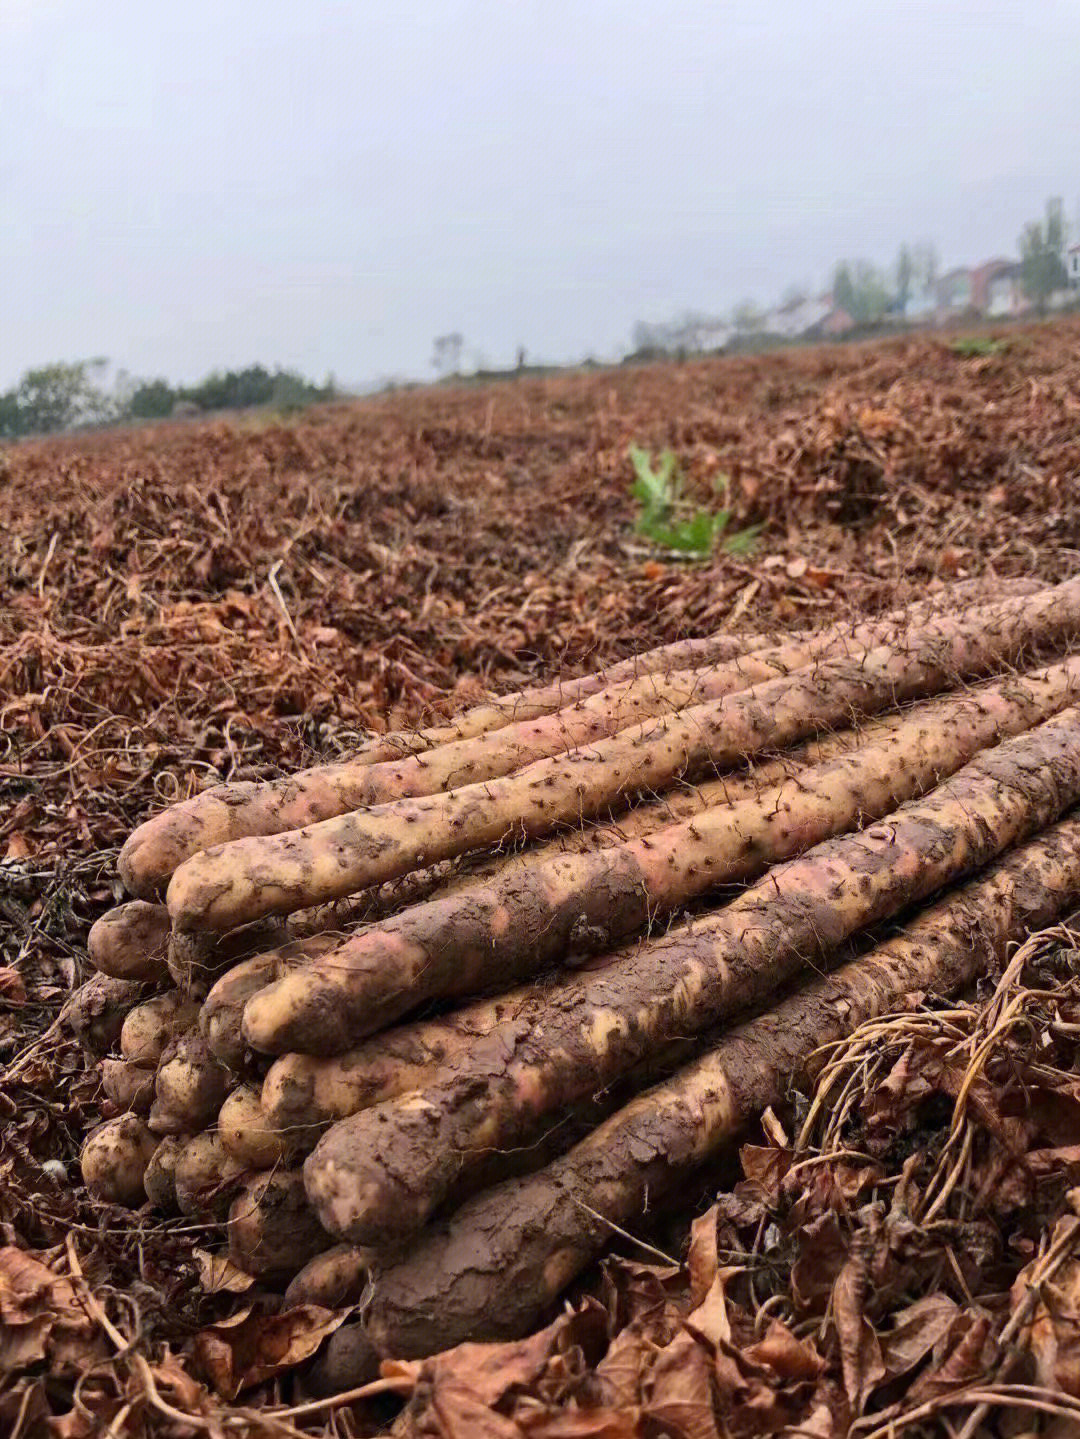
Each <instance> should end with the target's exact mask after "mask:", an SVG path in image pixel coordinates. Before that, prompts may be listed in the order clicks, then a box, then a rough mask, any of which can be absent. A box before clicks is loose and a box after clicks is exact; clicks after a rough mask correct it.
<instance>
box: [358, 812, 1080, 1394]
mask: <svg viewBox="0 0 1080 1439" xmlns="http://www.w3.org/2000/svg"><path fill="white" fill-rule="evenodd" d="M1078 890H1080V820H1078V819H1076V818H1071V819H1067V820H1064V821H1063V822H1062V823H1060V824H1058V825H1056V826H1054V827H1053V828H1051V829H1049V830H1047V831H1046V832H1045V833H1044V834H1041V835H1039V836H1037V837H1036V838H1035V839H1033V840H1030V841H1028V842H1027V843H1026V844H1024V845H1022V846H1021V847H1020V848H1019V849H1017V850H1016V851H1014V852H1013V853H1012V854H1010V855H1008V856H1006V858H1005V859H1003V860H1001V861H1000V862H999V863H997V864H995V865H993V866H992V867H991V868H990V869H989V870H988V871H987V872H986V873H985V874H984V875H981V876H979V877H978V878H976V879H974V880H972V881H971V882H969V883H968V884H966V885H965V886H963V887H962V888H960V889H959V890H957V891H955V892H954V893H952V894H949V895H947V896H946V897H945V898H944V899H942V900H940V901H938V902H937V903H936V904H934V905H933V906H931V907H930V908H929V909H927V910H924V911H923V912H922V913H921V914H919V915H918V916H916V918H915V919H913V920H912V921H911V922H910V923H909V924H908V925H907V926H906V927H905V928H904V929H903V931H902V932H901V933H900V934H899V935H897V936H896V937H895V938H893V939H889V940H887V941H885V942H884V943H882V944H880V945H878V946H877V947H875V948H874V949H873V950H871V951H870V952H869V953H867V954H865V955H861V956H860V957H859V958H857V959H855V960H853V961H851V962H849V963H847V964H845V965H843V966H841V968H839V969H838V970H836V972H835V973H833V974H831V975H827V976H822V977H820V978H816V977H814V976H813V975H811V976H810V977H809V978H808V980H807V982H806V983H805V984H804V985H803V986H801V987H800V988H798V989H796V990H795V991H793V992H792V993H791V994H790V995H789V996H787V997H786V998H783V999H782V1001H781V1002H780V1003H779V1004H778V1005H776V1007H775V1008H773V1009H772V1010H770V1011H767V1012H765V1013H763V1014H761V1015H759V1016H757V1017H756V1018H753V1019H750V1020H747V1021H746V1022H745V1023H743V1024H741V1025H739V1026H737V1027H736V1028H734V1029H731V1030H729V1031H728V1032H727V1033H724V1034H721V1035H720V1036H718V1037H717V1039H716V1042H715V1045H714V1047H712V1048H710V1049H709V1050H708V1051H707V1052H706V1053H705V1054H704V1055H703V1056H702V1057H701V1058H700V1059H699V1060H697V1061H696V1062H695V1063H693V1064H691V1065H689V1066H688V1067H686V1068H685V1069H682V1070H680V1071H679V1072H678V1073H676V1074H675V1075H673V1076H671V1078H669V1079H667V1080H665V1082H664V1083H662V1084H659V1085H657V1086H656V1087H655V1088H653V1089H650V1090H647V1091H646V1092H644V1093H643V1094H641V1095H640V1096H639V1097H637V1098H636V1099H634V1100H632V1101H631V1103H630V1104H628V1105H626V1106H625V1107H624V1108H622V1109H620V1110H618V1111H616V1113H615V1114H613V1115H612V1116H611V1117H610V1118H609V1119H608V1120H607V1121H605V1122H604V1123H603V1124H601V1125H600V1126H599V1127H598V1128H597V1129H595V1130H594V1131H593V1133H592V1134H591V1135H589V1136H588V1137H587V1138H586V1139H584V1140H583V1141H582V1142H581V1143H579V1144H577V1145H576V1146H575V1147H574V1148H573V1149H571V1150H570V1151H569V1152H568V1153H567V1154H565V1155H564V1156H562V1157H561V1158H559V1159H557V1160H556V1161H555V1162H554V1163H552V1164H550V1165H548V1166H546V1167H545V1168H543V1169H540V1170H538V1171H537V1172H535V1173H534V1174H531V1175H528V1176H525V1177H523V1178H519V1179H514V1180H511V1181H509V1182H507V1183H504V1184H501V1185H499V1186H497V1187H496V1188H493V1189H490V1190H488V1191H487V1192H486V1193H484V1194H482V1195H479V1196H477V1197H476V1198H474V1199H472V1200H470V1201H469V1202H468V1203H467V1204H465V1205H464V1206H463V1207H462V1208H461V1209H459V1210H458V1212H457V1213H456V1214H454V1215H453V1216H451V1217H450V1218H449V1219H447V1220H445V1221H442V1222H440V1223H437V1224H435V1225H433V1226H432V1227H431V1229H430V1230H429V1231H428V1232H427V1233H426V1234H424V1235H422V1236H421V1237H420V1238H419V1239H418V1240H417V1241H416V1243H415V1244H414V1245H413V1246H412V1248H411V1249H410V1251H409V1252H408V1253H407V1254H406V1255H405V1256H404V1257H403V1258H402V1259H401V1260H400V1261H399V1262H397V1263H395V1264H391V1265H389V1266H387V1267H385V1268H384V1269H383V1270H382V1271H381V1272H380V1273H379V1274H378V1275H377V1281H376V1283H375V1286H374V1294H373V1299H372V1303H371V1308H370V1311H369V1317H368V1325H369V1338H370V1339H371V1340H372V1342H373V1346H374V1347H375V1348H376V1349H377V1351H378V1352H381V1353H382V1354H385V1355H397V1356H402V1357H414V1356H421V1355H427V1354H431V1353H434V1352H435V1351H437V1350H439V1349H442V1348H445V1347H448V1346H450V1345H454V1344H458V1343H460V1342H462V1341H465V1340H472V1341H484V1340H495V1339H510V1338H517V1337H519V1336H520V1335H522V1334H525V1333H527V1332H528V1331H529V1330H530V1329H531V1328H532V1327H533V1326H534V1325H535V1324H536V1323H538V1322H539V1321H540V1320H541V1319H542V1317H543V1315H544V1313H545V1312H546V1311H547V1310H548V1308H549V1306H550V1305H551V1304H552V1303H553V1302H554V1301H555V1300H556V1299H557V1297H558V1295H559V1293H560V1291H561V1290H562V1289H563V1288H564V1287H565V1285H567V1284H568V1283H569V1282H570V1281H571V1280H572V1279H573V1278H574V1276H575V1275H576V1274H577V1273H578V1272H579V1271H580V1270H581V1269H582V1268H584V1266H585V1265H586V1264H587V1263H588V1262H589V1261H590V1260H592V1259H593V1258H594V1257H595V1256H596V1255H597V1254H598V1253H600V1252H601V1251H602V1250H603V1249H604V1248H605V1247H606V1245H607V1244H608V1243H609V1241H610V1237H611V1232H612V1230H611V1226H612V1225H620V1226H626V1225H632V1224H633V1223H634V1220H635V1218H636V1217H637V1216H638V1215H640V1213H641V1210H642V1208H643V1207H644V1205H645V1204H646V1202H647V1201H646V1196H648V1202H649V1203H655V1202H656V1201H658V1200H661V1201H662V1199H663V1197H664V1196H665V1194H671V1193H675V1192H677V1188H678V1185H679V1184H680V1183H683V1182H685V1176H686V1173H687V1170H688V1169H689V1168H690V1167H692V1166H693V1165H695V1164H697V1163H699V1162H700V1161H701V1160H702V1159H704V1158H706V1157H708V1155H710V1154H711V1153H712V1152H714V1151H715V1150H716V1149H717V1148H718V1147H719V1146H721V1145H723V1144H724V1143H726V1142H729V1141H732V1140H735V1139H736V1138H737V1137H738V1135H739V1134H740V1133H741V1132H742V1131H743V1130H744V1128H745V1126H746V1125H747V1123H749V1122H750V1121H751V1120H752V1119H753V1118H754V1117H755V1116H756V1115H757V1114H759V1113H760V1112H761V1110H762V1109H764V1108H765V1106H766V1105H769V1104H774V1103H776V1102H777V1101H779V1100H781V1099H782V1098H783V1097H784V1096H785V1094H787V1093H788V1091H789V1087H790V1086H791V1084H792V1083H797V1084H799V1085H800V1087H802V1086H805V1085H806V1083H807V1082H808V1081H809V1080H810V1079H811V1078H812V1076H813V1073H814V1072H815V1070H816V1069H817V1068H818V1067H819V1066H820V1064H821V1063H822V1062H823V1059H824V1057H825V1054H824V1053H823V1046H827V1045H829V1044H831V1043H832V1042H833V1041H835V1040H837V1039H840V1038H842V1037H843V1036H845V1035H847V1034H850V1033H851V1032H852V1031H853V1030H854V1029H856V1028H857V1027H858V1026H859V1025H860V1024H862V1023H864V1022H865V1021H866V1020H868V1019H871V1018H873V1017H874V1016H876V1015H879V1014H884V1013H886V1012H888V1011H889V1010H891V1009H894V1008H895V1007H896V1006H897V1005H899V1003H900V1002H901V1000H902V999H903V998H904V996H905V995H908V994H911V993H913V992H919V991H930V992H932V993H934V994H939V995H947V994H952V993H956V992H958V991H960V990H962V989H963V988H965V987H966V986H967V985H969V984H970V983H971V982H972V981H973V980H974V979H975V978H976V977H977V976H978V975H980V974H983V973H985V972H986V971H987V970H990V971H993V970H994V969H996V968H998V967H999V966H1001V965H1003V964H1004V962H1005V960H1006V959H1007V957H1008V954H1009V952H1010V949H1011V948H1012V947H1013V946H1014V945H1016V944H1018V943H1020V942H1022V941H1023V940H1024V938H1026V936H1027V935H1028V934H1029V933H1030V932H1031V931H1033V930H1037V929H1040V928H1042V927H1044V926H1046V925H1049V924H1052V923H1054V922H1055V921H1056V920H1058V919H1059V918H1060V917H1061V916H1063V915H1065V914H1067V913H1068V912H1069V910H1070V909H1071V908H1072V907H1073V906H1074V905H1075V902H1076V899H1075V897H1076V894H1077V891H1078ZM352 1372H355V1373H356V1374H362V1375H364V1376H365V1377H364V1378H359V1379H357V1380H356V1382H357V1383H364V1382H365V1379H366V1376H367V1373H368V1369H367V1365H366V1361H365V1360H364V1359H363V1356H362V1355H360V1356H359V1360H358V1364H357V1367H356V1369H355V1370H354V1371H352ZM336 1377H337V1378H338V1379H339V1380H340V1381H342V1382H343V1384H345V1385H347V1384H348V1383H349V1382H350V1371H349V1370H348V1368H347V1367H346V1366H345V1365H343V1364H339V1366H338V1370H337V1371H336Z"/></svg>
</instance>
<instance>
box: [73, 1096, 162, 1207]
mask: <svg viewBox="0 0 1080 1439" xmlns="http://www.w3.org/2000/svg"><path fill="white" fill-rule="evenodd" d="M156 1148H157V1138H156V1136H155V1135H153V1134H151V1132H150V1130H149V1129H147V1127H146V1125H145V1123H144V1122H143V1121H142V1120H141V1119H140V1118H139V1116H138V1115H137V1114H122V1115H120V1117H119V1118H118V1119H109V1120H107V1121H106V1122H105V1123H104V1124H99V1125H98V1127H97V1128H96V1129H92V1130H91V1131H90V1133H89V1134H88V1135H87V1137H86V1140H85V1142H84V1144H83V1148H82V1155H81V1157H80V1164H81V1167H82V1177H83V1183H84V1184H85V1185H86V1187H87V1189H89V1191H90V1193H91V1194H92V1195H93V1196H94V1198H95V1199H100V1200H102V1201H103V1202H104V1203H106V1204H123V1205H126V1206H127V1207H128V1208H130V1209H135V1208H137V1207H138V1206H139V1205H140V1204H142V1203H143V1202H144V1201H145V1199H146V1191H145V1189H144V1188H143V1175H144V1174H145V1173H146V1166H147V1165H148V1164H149V1162H150V1157H151V1155H152V1154H153V1152H154V1150H155V1149H156Z"/></svg>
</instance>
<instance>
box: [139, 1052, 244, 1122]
mask: <svg viewBox="0 0 1080 1439" xmlns="http://www.w3.org/2000/svg"><path fill="white" fill-rule="evenodd" d="M228 1088H229V1082H228V1078H227V1076H226V1073H225V1070H224V1069H222V1067H221V1065H220V1064H218V1062H217V1060H216V1059H215V1058H214V1056H213V1055H212V1054H211V1053H210V1050H209V1047H208V1046H207V1043H206V1040H205V1039H204V1038H203V1036H202V1034H201V1033H200V1032H199V1030H198V1029H197V1028H193V1029H190V1030H188V1032H187V1033H186V1034H183V1035H181V1036H180V1038H179V1039H176V1040H173V1042H172V1043H171V1044H170V1045H169V1046H168V1047H167V1049H166V1050H165V1053H164V1054H163V1055H162V1056H161V1063H160V1064H159V1065H158V1071H157V1079H156V1081H155V1098H154V1104H153V1108H152V1109H151V1112H150V1126H151V1128H152V1129H154V1130H155V1131H156V1132H157V1133H158V1134H195V1133H197V1132H198V1131H199V1130H201V1129H205V1128H206V1126H207V1125H209V1124H211V1123H213V1121H214V1120H215V1119H216V1118H217V1114H218V1110H219V1109H220V1108H221V1105H222V1102H223V1101H224V1099H225V1095H226V1093H227V1092H228Z"/></svg>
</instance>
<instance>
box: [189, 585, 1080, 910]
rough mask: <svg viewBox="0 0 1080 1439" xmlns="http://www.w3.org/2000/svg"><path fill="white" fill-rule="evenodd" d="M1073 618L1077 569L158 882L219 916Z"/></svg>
mask: <svg viewBox="0 0 1080 1439" xmlns="http://www.w3.org/2000/svg"><path fill="white" fill-rule="evenodd" d="M1078 630H1080V578H1077V579H1074V580H1070V581H1067V582H1066V583H1064V584H1062V585H1059V586H1056V587H1054V588H1053V589H1050V590H1045V591H1043V592H1042V593H1041V594H1038V595H1033V596H1031V597H1029V598H1026V599H1023V600H1019V601H1008V602H1005V603H1003V604H1001V605H998V606H994V607H992V608H990V609H987V610H983V611H979V612H977V613H976V615H975V616H973V617H964V616H961V617H959V618H956V619H948V620H946V619H942V620H938V621H934V622H932V623H930V624H928V625H926V626H923V627H920V629H919V630H918V631H917V632H916V634H915V635H913V636H912V637H911V638H910V639H909V640H906V641H903V642H900V643H898V644H896V645H892V646H882V647H880V648H877V649H873V650H865V651H862V652H861V653H860V652H856V653H855V654H853V655H852V656H851V657H849V658H845V659H842V660H828V661H824V662H822V663H820V664H817V665H814V666H809V667H807V668H806V669H803V670H799V671H797V672H796V674H795V675H793V676H784V677H782V678H780V679H777V680H771V681H768V682H766V683H764V684H760V685H755V686H754V687H753V688H751V689H749V690H744V691H741V692H739V693H737V694H733V695H728V696H726V697H725V698H724V699H721V700H717V701H712V702H710V703H708V704H703V705H695V706H693V707H691V708H689V709H686V710H683V711H680V712H679V713H678V714H676V715H669V716H665V717H664V718H662V719H655V720H648V721H646V722H645V723H644V724H641V725H636V726H634V727H632V728H631V729H628V730H625V731H623V732H622V733H621V734H619V735H617V736H614V737H612V738H611V739H606V740H601V741H598V742H597V743H596V744H593V745H588V746H586V747H585V748H583V749H580V750H575V751H573V752H572V753H570V754H569V755H566V756H557V757H553V758H550V759H544V760H538V761H537V762H536V763H535V764H531V765H528V766H526V768H525V769H523V770H519V771H518V772H517V773H516V774H514V775H509V776H505V777H503V778H501V779H494V780H489V781H484V782H482V783H479V784H473V785H465V786H463V787H462V788H460V789H455V790H451V791H450V792H449V793H447V794H443V795H438V796H429V797H426V798H423V799H409V800H398V801H396V802H394V803H393V804H388V805H380V806H378V807H376V808H375V809H372V810H364V811H355V812H353V813H351V814H348V815H344V816H341V817H339V818H337V819H331V820H326V821H323V822H322V823H321V824H315V825H310V826H308V827H307V828H305V829H299V830H294V831H291V832H290V833H288V834H284V835H275V836H266V837H260V838H256V839H240V840H236V841H234V842H233V843H231V844H227V845H216V846H214V847H213V848H212V849H209V850H204V851H203V852H202V853H200V854H197V855H195V856H193V857H192V858H191V859H189V860H187V861H186V862H185V863H184V864H183V865H181V866H180V868H179V869H177V871H176V872H175V873H174V875H173V877H172V880H171V881H170V883H169V891H168V905H169V912H170V915H171V916H172V919H173V923H174V924H175V925H176V926H177V927H178V928H180V929H228V928H231V927H232V926H233V925H237V924H242V923H244V922H245V921H248V920H252V919H255V918H257V917H258V916H260V915H266V914H273V913H287V912H288V911H290V910H294V909H299V908H303V907H305V906H307V905H311V904H317V903H320V902H322V901H324V900H330V899H333V898H335V897H338V896H341V895H345V894H349V893H353V892H355V891H356V890H358V889H362V888H364V887H366V886H368V885H372V884H377V883H381V882H382V881H383V880H387V879H392V878H394V877H395V876H396V875H400V874H406V873H408V872H409V871H410V870H412V869H415V868H417V866H418V865H419V864H420V862H421V860H423V861H424V862H426V863H430V862H431V861H433V860H435V859H439V858H448V857H450V856H451V855H454V854H461V853H464V852H465V851H467V850H469V849H475V848H479V847H482V846H483V845H486V844H494V843H497V842H499V841H500V840H502V839H504V838H505V837H506V836H508V835H512V834H516V833H520V834H525V835H539V834H544V833H547V832H549V831H551V830H552V829H554V828H555V827H556V826H557V825H558V824H560V823H571V822H574V821H575V820H578V819H580V818H582V817H589V816H592V815H595V814H596V813H598V812H599V811H601V810H602V809H603V808H604V807H605V806H606V805H608V804H610V803H611V802H612V800H613V799H615V798H617V797H618V796H619V795H620V794H627V793H636V792H638V791H640V790H642V789H648V788H652V789H661V788H664V787H666V786H668V785H670V784H671V783H672V781H673V780H675V779H677V778H678V777H679V776H680V775H682V774H684V773H685V772H687V771H688V770H691V769H693V768H694V767H700V766H703V765H705V764H714V765H717V766H719V767H723V768H730V767H732V766H733V765H735V764H738V763H739V762H740V761H741V760H742V759H743V758H744V757H746V756H748V755H752V754H755V753H760V752H761V751H762V750H764V749H767V748H770V747H777V746H783V745H787V744H791V743H793V742H794V741H796V740H798V739H801V738H803V737H804V736H806V735H808V734H810V733H812V732H814V731H815V730H818V729H821V728H824V727H828V726H830V725H837V724H843V723H845V722H847V720H848V719H849V717H850V715H851V713H852V712H853V711H856V712H858V711H861V712H864V713H869V712H873V711H880V710H882V709H885V708H888V707H891V706H893V705H895V704H896V703H897V702H898V701H899V700H902V699H905V698H915V697H917V696H920V695H926V694H929V693H933V692H935V691H938V690H940V689H942V688H943V687H946V686H948V685H951V684H954V683H955V682H956V680H957V679H958V678H959V677H963V676H974V675H976V674H979V673H985V672H987V671H989V670H993V669H994V668H995V667H1000V666H1002V665H1009V664H1012V663H1015V662H1016V661H1017V660H1018V659H1019V658H1020V657H1021V656H1022V655H1023V654H1024V653H1025V652H1027V651H1029V650H1030V649H1032V648H1034V647H1038V646H1040V645H1042V646H1053V645H1060V644H1062V643H1063V642H1064V641H1066V640H1068V639H1069V638H1071V637H1072V636H1073V635H1074V634H1076V633H1077V631H1078Z"/></svg>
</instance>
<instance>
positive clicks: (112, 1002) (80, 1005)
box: [60, 974, 144, 1055]
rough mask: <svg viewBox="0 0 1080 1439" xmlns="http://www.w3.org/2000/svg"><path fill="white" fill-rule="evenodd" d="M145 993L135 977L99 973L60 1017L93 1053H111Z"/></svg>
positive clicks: (72, 999) (76, 993) (83, 986)
mask: <svg viewBox="0 0 1080 1439" xmlns="http://www.w3.org/2000/svg"><path fill="white" fill-rule="evenodd" d="M143 993H144V990H143V987H142V985H141V984H138V983H137V982H136V981H135V980H131V979H114V978H113V977H112V975H108V974H95V975H92V976H91V977H90V978H89V979H88V980H87V981H86V983H85V984H83V985H80V987H79V988H78V989H77V990H76V991H75V993H74V994H73V995H72V996H71V998H70V999H69V1000H68V1001H67V1003H66V1004H65V1005H64V1008H63V1010H62V1011H61V1014H60V1017H61V1019H62V1020H63V1021H64V1022H65V1024H66V1025H67V1026H68V1028H69V1029H70V1030H71V1032H72V1034H74V1036H75V1038H76V1039H77V1040H78V1041H79V1043H80V1044H81V1045H82V1046H83V1048H84V1049H86V1050H88V1051H89V1053H91V1054H96V1055H103V1054H108V1052H109V1050H110V1049H112V1048H113V1046H114V1045H115V1044H116V1042H117V1040H118V1039H119V1038H120V1031H121V1030H122V1028H123V1025H124V1020H125V1019H126V1018H127V1016H128V1014H130V1012H131V1010H132V1009H134V1007H135V1006H136V1005H137V1004H138V1002H139V1000H140V998H141V997H142V995H143Z"/></svg>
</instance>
